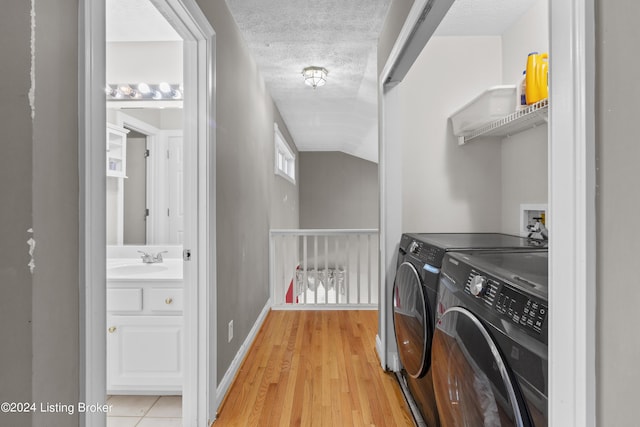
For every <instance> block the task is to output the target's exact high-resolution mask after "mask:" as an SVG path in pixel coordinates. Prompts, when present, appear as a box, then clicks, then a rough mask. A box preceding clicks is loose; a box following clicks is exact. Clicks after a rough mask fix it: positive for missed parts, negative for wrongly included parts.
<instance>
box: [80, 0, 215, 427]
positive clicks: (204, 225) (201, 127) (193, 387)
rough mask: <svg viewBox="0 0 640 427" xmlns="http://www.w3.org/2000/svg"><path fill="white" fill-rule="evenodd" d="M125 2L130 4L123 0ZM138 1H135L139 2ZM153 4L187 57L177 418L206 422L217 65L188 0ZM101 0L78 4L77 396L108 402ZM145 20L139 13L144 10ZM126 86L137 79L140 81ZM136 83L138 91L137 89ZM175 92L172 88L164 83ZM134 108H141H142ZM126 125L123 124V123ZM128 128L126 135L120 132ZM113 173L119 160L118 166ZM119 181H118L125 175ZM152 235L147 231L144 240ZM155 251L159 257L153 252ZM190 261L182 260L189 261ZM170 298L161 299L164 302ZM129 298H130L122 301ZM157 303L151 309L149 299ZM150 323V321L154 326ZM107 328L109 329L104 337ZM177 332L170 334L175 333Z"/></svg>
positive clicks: (210, 384) (209, 33)
mask: <svg viewBox="0 0 640 427" xmlns="http://www.w3.org/2000/svg"><path fill="white" fill-rule="evenodd" d="M120 3H124V4H131V3H133V2H130V1H127V2H120ZM136 3H138V2H136ZM151 4H152V6H153V7H155V8H156V9H157V10H158V11H159V12H160V14H161V15H162V16H163V17H165V18H166V20H167V21H168V22H169V24H170V25H171V27H173V29H174V30H175V31H176V32H177V33H178V35H179V36H180V38H181V39H182V46H183V52H182V56H183V58H184V76H185V78H184V82H183V89H184V94H185V96H184V100H183V102H184V107H183V111H184V114H185V117H189V120H187V121H185V123H184V125H183V131H184V137H185V141H189V142H188V143H186V144H184V151H183V153H184V158H183V161H184V170H185V171H186V173H185V174H184V181H183V182H184V184H183V185H181V187H182V188H183V189H185V190H187V191H184V192H183V196H184V206H185V207H187V208H186V209H184V235H183V249H184V252H182V251H180V252H179V253H177V254H176V253H173V254H171V255H172V257H174V258H177V259H180V262H182V259H184V260H185V262H184V269H183V270H184V276H183V280H184V284H185V285H184V289H183V294H182V301H181V305H182V309H183V312H184V315H183V321H182V322H181V327H183V329H184V331H186V333H185V334H184V336H183V337H181V338H180V339H179V342H181V349H182V354H181V355H179V356H178V357H181V358H182V362H183V365H182V366H184V372H183V374H182V375H183V377H184V380H182V381H180V387H181V388H182V396H183V406H182V424H183V425H205V424H209V423H210V422H211V421H212V419H213V416H214V413H215V412H214V410H215V405H216V402H214V401H212V400H211V399H210V397H211V396H214V395H215V386H216V372H215V366H216V365H215V354H216V345H215V339H216V335H215V315H214V314H213V310H214V308H215V249H212V248H215V210H214V209H213V207H214V206H215V174H214V173H213V169H214V167H215V157H214V156H215V132H212V131H211V130H210V128H209V126H208V123H209V122H210V121H213V120H215V110H214V106H215V103H214V102H213V100H214V99H215V98H214V97H215V93H214V90H213V89H214V88H213V80H212V76H213V70H214V63H215V32H214V31H213V28H212V27H211V26H210V24H209V23H208V21H207V19H206V18H205V17H204V15H203V14H202V12H201V11H200V9H199V8H198V7H197V5H196V4H195V2H193V1H192V0H152V2H151ZM105 8H106V4H105V0H97V1H96V0H84V1H82V2H81V4H80V15H79V16H80V31H81V34H84V37H80V40H81V44H80V55H79V56H80V63H81V70H82V71H83V72H82V73H81V81H80V88H81V96H80V111H81V112H83V117H82V118H81V126H80V127H81V129H80V133H81V139H82V140H83V142H82V143H81V147H80V156H79V163H80V172H81V174H82V176H83V179H82V180H81V182H82V184H83V187H82V188H81V206H82V207H83V208H82V212H83V215H82V223H81V246H82V250H81V253H82V254H83V255H82V260H81V264H82V265H83V267H84V269H83V271H82V275H83V277H84V282H85V283H86V286H84V288H83V289H81V305H82V309H81V312H82V313H83V314H82V319H81V325H82V326H83V327H82V331H81V336H80V339H81V351H82V354H81V359H82V362H83V363H82V366H81V375H82V385H83V386H82V387H81V396H80V398H81V400H82V401H92V402H105V401H106V383H105V377H106V371H107V369H106V366H107V360H106V351H107V345H106V339H105V338H106V337H105V335H106V334H108V333H109V332H108V328H107V323H106V304H107V301H106V298H105V294H106V283H105V282H106V280H105V277H106V274H105V270H106V261H105V260H106V258H107V257H106V255H107V253H106V252H107V251H106V243H107V242H106V232H105V231H106V222H107V215H106V187H107V185H106V180H107V178H106V174H105V172H104V171H105V164H106V165H107V170H109V167H110V163H109V160H108V159H107V156H106V155H105V149H104V147H105V145H104V142H103V143H102V144H96V141H105V128H106V118H107V114H106V106H105V104H104V100H105V97H104V91H105V88H106V89H107V90H108V87H107V83H108V82H107V79H106V73H105V71H104V70H105V67H106V64H105V62H104V58H105V56H106V55H105V51H106V39H105V35H104V34H105V32H104V29H105ZM143 16H144V14H143ZM124 83H135V84H138V83H140V81H134V82H132V81H126V82H124ZM138 89H140V88H138ZM170 89H171V90H176V89H177V88H174V87H170ZM138 105H140V104H138ZM125 130H126V129H125ZM124 133H125V134H126V132H124ZM113 167H114V169H116V170H117V169H118V167H119V165H118V164H117V161H116V163H115V164H114V166H113ZM123 179H124V178H123ZM147 238H148V236H147ZM156 255H157V254H156ZM187 260H188V261H187ZM170 300H171V301H172V303H175V302H176V301H177V300H176V299H163V300H162V302H163V303H164V304H166V305H167V306H169V307H175V305H173V306H171V305H170V304H171V303H168V302H166V301H170ZM124 301H125V302H127V303H130V302H131V299H130V298H126V299H125V300H124ZM151 307H153V305H151ZM152 325H155V323H153V324H152ZM105 331H107V332H106V333H105ZM174 336H175V334H174ZM105 424H106V417H105V414H91V413H86V414H81V425H92V426H94V425H95V426H104V425H105Z"/></svg>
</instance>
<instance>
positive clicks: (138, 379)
mask: <svg viewBox="0 0 640 427" xmlns="http://www.w3.org/2000/svg"><path fill="white" fill-rule="evenodd" d="M107 328H108V332H107V391H108V392H109V393H114V392H124V391H130V392H137V393H144V392H150V393H151V392H157V393H165V392H180V391H181V390H182V383H183V357H182V340H183V337H182V330H183V326H182V316H108V318H107Z"/></svg>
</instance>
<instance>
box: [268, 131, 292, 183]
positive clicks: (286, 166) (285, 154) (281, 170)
mask: <svg viewBox="0 0 640 427" xmlns="http://www.w3.org/2000/svg"><path fill="white" fill-rule="evenodd" d="M273 129H274V132H273V140H274V144H275V150H274V151H275V155H276V157H275V172H276V175H280V176H281V177H283V178H285V179H287V180H288V181H291V183H292V184H295V183H296V156H295V155H294V154H293V151H291V148H289V144H287V142H286V141H285V139H284V136H283V135H282V133H281V132H280V129H278V124H277V123H274V124H273Z"/></svg>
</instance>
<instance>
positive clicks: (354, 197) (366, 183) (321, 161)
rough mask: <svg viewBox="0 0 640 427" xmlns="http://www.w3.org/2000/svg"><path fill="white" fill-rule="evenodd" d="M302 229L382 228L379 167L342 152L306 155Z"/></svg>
mask: <svg viewBox="0 0 640 427" xmlns="http://www.w3.org/2000/svg"><path fill="white" fill-rule="evenodd" d="M298 158H299V163H298V165H299V167H298V169H299V171H300V181H299V183H300V228H378V188H379V187H378V165H377V164H376V163H373V162H370V161H368V160H363V159H360V158H358V157H354V156H351V155H349V154H345V153H340V152H302V153H300V156H299V157H298Z"/></svg>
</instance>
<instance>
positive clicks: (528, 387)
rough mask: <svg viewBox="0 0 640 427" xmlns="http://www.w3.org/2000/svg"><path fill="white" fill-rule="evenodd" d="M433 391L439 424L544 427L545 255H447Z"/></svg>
mask: <svg viewBox="0 0 640 427" xmlns="http://www.w3.org/2000/svg"><path fill="white" fill-rule="evenodd" d="M438 306H439V311H444V313H443V314H441V315H439V319H438V321H437V325H436V330H435V333H434V337H433V347H432V365H431V371H432V376H433V387H434V393H435V397H436V403H437V409H438V415H439V418H440V421H441V423H442V425H444V426H518V427H546V426H547V424H548V416H547V396H548V363H547V362H548V347H547V346H548V326H547V309H548V307H549V305H548V256H547V252H540V251H538V252H532V253H526V252H513V253H508V252H495V253H492V252H483V253H449V254H447V255H446V256H445V258H444V262H443V266H442V274H441V276H440V285H439V288H438Z"/></svg>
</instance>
